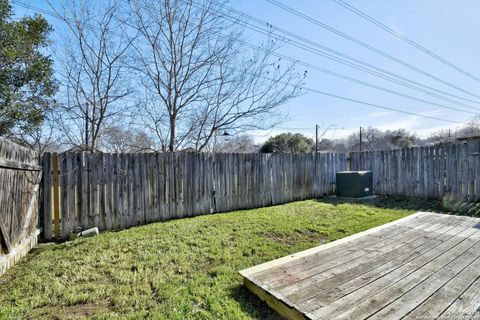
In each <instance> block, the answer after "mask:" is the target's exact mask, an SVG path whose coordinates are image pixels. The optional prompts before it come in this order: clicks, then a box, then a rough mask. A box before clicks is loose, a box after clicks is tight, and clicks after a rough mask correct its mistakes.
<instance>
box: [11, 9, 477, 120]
mask: <svg viewBox="0 0 480 320" xmlns="http://www.w3.org/2000/svg"><path fill="white" fill-rule="evenodd" d="M12 2H14V3H17V4H18V5H20V6H23V7H26V8H28V9H32V8H34V9H35V10H37V11H39V12H42V13H44V14H48V15H50V16H53V17H55V18H57V19H60V18H59V17H58V16H57V15H56V14H54V13H52V12H49V11H47V10H43V9H40V8H37V7H34V6H31V5H25V4H23V3H21V2H19V1H16V0H14V1H12ZM193 5H195V4H193ZM221 6H223V5H221ZM202 8H204V7H203V6H202ZM227 8H228V9H229V10H230V11H233V12H236V13H237V14H239V15H242V16H245V17H246V18H248V19H249V20H252V21H255V22H257V23H262V24H268V23H267V22H264V21H262V20H260V19H257V18H254V17H253V16H249V15H247V14H245V13H243V12H241V11H237V10H235V9H234V8H230V7H227ZM217 12H218V11H217ZM222 14H223V13H222ZM225 16H226V17H229V18H230V19H233V20H231V21H234V22H236V23H238V19H235V18H233V17H231V16H228V15H225ZM239 24H240V25H241V26H244V27H246V28H248V29H250V30H253V31H256V32H259V33H261V34H264V35H267V36H268V35H269V33H268V31H264V30H263V29H260V28H258V27H257V26H254V25H251V24H249V23H245V22H243V23H239ZM276 29H278V30H279V31H281V32H282V33H288V34H290V35H292V36H296V35H295V34H292V33H290V32H288V31H286V30H282V29H280V28H276ZM296 37H297V38H301V39H302V40H304V41H309V40H308V39H305V38H302V37H300V36H296ZM276 39H279V40H286V41H288V42H290V44H291V45H293V46H295V47H298V48H300V49H303V50H306V51H309V52H312V53H315V54H318V55H321V56H324V57H326V58H329V59H331V60H334V61H336V62H339V63H342V64H345V65H348V66H351V67H353V68H356V69H358V70H361V71H364V72H367V73H369V74H372V75H375V76H378V77H380V78H383V79H386V80H389V81H392V82H394V83H397V84H400V85H403V86H406V87H408V88H411V89H414V90H416V91H419V92H422V93H424V94H426V95H429V96H432V97H436V98H438V99H441V100H444V101H448V102H450V103H454V104H456V105H461V106H464V107H467V108H472V109H476V110H479V111H480V108H477V107H474V106H471V105H468V104H464V103H461V102H458V101H454V100H451V99H449V98H445V97H443V96H440V95H438V94H435V93H433V92H430V91H427V90H423V89H420V88H417V87H415V86H412V85H410V84H407V83H403V82H401V81H398V80H396V79H392V78H390V77H387V76H385V75H382V74H379V73H377V72H374V71H371V70H368V69H365V68H363V67H361V66H358V65H355V64H352V63H351V62H349V61H345V60H343V59H339V58H337V57H334V56H331V55H329V54H325V53H322V52H319V51H318V50H316V49H312V48H309V47H307V46H305V45H303V44H301V43H298V42H296V44H293V43H291V42H292V40H291V39H285V38H283V39H280V38H276ZM314 44H316V43H314ZM316 45H318V46H321V45H319V44H316ZM321 47H323V46H321ZM324 48H325V49H327V50H330V51H333V52H335V53H336V54H338V55H343V56H346V57H348V59H350V60H355V61H358V62H360V63H362V64H365V63H363V62H361V61H359V60H357V59H355V58H353V57H350V56H347V55H344V54H341V53H339V52H336V51H335V50H333V49H330V48H328V47H324ZM367 65H368V64H367ZM368 66H369V67H371V68H374V69H378V70H380V71H382V72H385V73H389V74H392V75H394V76H396V77H399V78H402V77H400V76H398V75H395V74H393V73H390V72H388V71H386V70H383V69H379V68H377V67H375V66H373V65H368ZM317 70H318V68H317ZM318 71H322V70H318ZM328 72H330V71H328ZM330 74H331V75H333V74H332V73H331V72H330ZM334 76H335V75H334ZM340 77H342V78H344V79H345V80H348V79H346V78H350V77H348V76H342V75H340ZM404 79H405V78H404ZM406 80H408V81H410V82H413V83H415V82H414V81H412V80H409V79H406ZM349 81H353V82H357V83H358V81H355V80H349ZM360 84H361V83H360ZM418 84H419V83H418ZM365 85H367V86H370V87H378V86H376V85H369V84H365ZM419 85H422V84H419ZM422 86H423V87H427V88H430V89H432V90H434V91H438V92H442V91H440V90H437V89H435V88H431V87H428V86H425V85H422ZM377 89H379V88H377ZM379 90H382V91H385V92H390V93H393V94H397V95H400V96H403V97H411V96H408V95H405V94H401V93H396V92H394V91H393V90H390V89H384V88H382V89H379ZM442 93H444V94H447V95H449V96H453V97H456V98H459V99H463V100H468V99H464V98H462V97H458V96H455V95H451V94H449V93H446V92H442ZM411 99H413V100H417V101H421V102H426V103H429V104H434V105H437V106H440V107H446V108H450V109H452V110H456V111H460V112H468V113H472V114H476V113H475V112H471V111H467V110H464V109H460V108H454V107H448V106H445V105H440V104H438V103H433V102H430V101H426V100H424V99H418V98H414V97H411ZM469 101H473V100H469ZM473 102H474V101H473Z"/></svg>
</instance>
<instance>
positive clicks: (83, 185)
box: [43, 152, 374, 239]
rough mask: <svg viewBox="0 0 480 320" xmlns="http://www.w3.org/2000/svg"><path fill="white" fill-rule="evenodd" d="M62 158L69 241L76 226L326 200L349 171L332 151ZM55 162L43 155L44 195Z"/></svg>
mask: <svg viewBox="0 0 480 320" xmlns="http://www.w3.org/2000/svg"><path fill="white" fill-rule="evenodd" d="M373 155H374V154H373V153H372V156H373ZM54 157H55V156H54ZM58 157H59V168H58V170H57V173H58V174H59V175H60V184H59V187H58V189H59V191H60V194H61V197H60V200H59V202H60V206H59V211H60V213H59V217H60V216H61V224H60V225H59V228H60V229H61V237H62V238H63V239H65V238H68V236H69V234H70V233H71V232H74V231H76V230H77V229H78V228H81V229H86V228H89V227H94V226H97V227H99V229H100V230H114V229H124V228H127V227H131V226H136V225H142V224H145V223H149V222H153V221H161V220H167V219H172V218H181V217H186V216H194V215H199V214H206V213H213V212H225V211H230V210H237V209H246V208H256V207H262V206H266V205H272V204H279V203H285V202H289V201H294V200H300V199H308V198H311V197H319V196H324V195H326V194H330V193H332V192H334V191H335V173H336V171H340V170H346V169H347V161H346V156H345V155H344V154H332V153H322V154H316V155H313V154H304V155H302V154H272V155H270V154H202V153H177V154H172V153H143V154H142V153H138V154H88V153H72V152H67V153H62V154H60V155H58ZM50 158H51V154H49V153H46V154H45V155H44V158H43V162H44V168H45V169H46V170H47V171H46V172H51V174H47V175H46V176H45V179H44V188H45V190H50V189H51V181H52V174H54V173H55V170H53V171H52V170H51V169H50V167H49V166H50V163H51V159H50ZM54 190H55V188H54ZM50 198H51V193H48V192H47V193H44V203H45V205H46V206H50V207H49V208H50V209H46V210H44V212H45V215H48V214H50V217H51V199H50ZM47 203H48V204H47ZM54 207H55V206H54ZM45 220H46V221H47V220H48V219H45ZM48 221H51V218H50V220H48ZM44 230H45V238H46V239H48V237H51V233H52V231H51V223H50V224H48V223H46V224H45V226H44Z"/></svg>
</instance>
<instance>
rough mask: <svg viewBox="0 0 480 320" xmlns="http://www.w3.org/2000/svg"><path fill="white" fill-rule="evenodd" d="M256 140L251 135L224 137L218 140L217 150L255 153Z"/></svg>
mask: <svg viewBox="0 0 480 320" xmlns="http://www.w3.org/2000/svg"><path fill="white" fill-rule="evenodd" d="M255 149H256V148H255V142H254V141H253V138H252V137H251V136H249V135H238V136H233V137H230V136H228V137H224V139H223V141H220V142H218V144H217V146H216V148H215V151H216V152H230V153H232V152H237V153H253V152H255V151H256V150H255Z"/></svg>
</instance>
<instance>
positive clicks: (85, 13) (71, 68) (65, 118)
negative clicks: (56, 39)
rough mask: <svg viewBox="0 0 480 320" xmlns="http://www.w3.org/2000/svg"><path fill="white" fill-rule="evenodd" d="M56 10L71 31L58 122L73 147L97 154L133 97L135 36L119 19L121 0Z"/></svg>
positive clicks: (60, 54) (63, 58)
mask: <svg viewBox="0 0 480 320" xmlns="http://www.w3.org/2000/svg"><path fill="white" fill-rule="evenodd" d="M50 6H51V8H52V9H53V10H55V13H56V14H57V16H58V17H59V18H61V19H62V20H63V21H64V22H65V26H66V30H67V31H66V33H67V34H66V36H65V40H64V43H63V50H61V51H60V50H59V51H57V61H58V62H59V64H60V75H61V78H62V80H63V81H62V84H63V87H64V88H63V89H64V90H63V91H64V92H65V96H64V97H62V98H63V99H62V100H63V103H62V104H61V107H62V112H61V118H60V119H59V122H58V124H59V126H60V129H61V130H62V131H63V132H64V135H65V138H66V139H67V141H68V143H69V144H70V145H72V146H74V147H76V148H78V149H83V150H87V151H90V152H94V151H95V150H97V148H98V140H99V137H100V135H101V133H102V130H103V128H104V127H105V126H106V125H107V124H108V122H109V121H110V122H113V121H114V120H117V121H118V119H119V118H115V117H116V116H118V115H119V114H121V113H122V112H123V111H124V110H125V108H124V102H125V98H126V97H127V96H128V95H129V94H130V93H132V89H131V88H130V84H129V82H130V77H129V73H128V69H127V60H126V58H127V54H126V53H127V51H128V49H129V48H130V46H131V43H132V41H133V39H134V35H132V32H131V30H130V31H129V30H127V29H126V28H124V27H123V24H122V23H121V22H120V20H119V19H117V16H118V15H119V12H120V10H121V3H120V1H115V0H113V1H109V2H106V1H105V2H104V1H89V0H80V1H74V0H70V1H67V3H66V4H65V5H64V6H63V7H62V9H61V10H59V9H57V8H58V7H56V6H54V5H52V4H51V5H50ZM127 33H128V36H127Z"/></svg>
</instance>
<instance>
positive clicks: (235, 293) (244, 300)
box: [230, 285, 283, 320]
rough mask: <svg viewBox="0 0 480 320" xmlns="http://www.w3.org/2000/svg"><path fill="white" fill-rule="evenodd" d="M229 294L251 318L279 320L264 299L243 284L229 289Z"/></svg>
mask: <svg viewBox="0 0 480 320" xmlns="http://www.w3.org/2000/svg"><path fill="white" fill-rule="evenodd" d="M230 296H231V297H232V298H233V299H234V300H235V301H237V302H238V303H239V305H240V308H241V309H242V311H243V312H244V313H245V314H246V315H248V316H249V317H250V318H252V319H266V320H281V319H283V318H282V317H280V316H279V315H278V314H277V313H276V312H275V311H273V310H272V309H271V308H270V307H269V306H268V305H267V304H266V303H265V302H264V301H262V300H261V299H260V298H259V297H257V296H256V295H254V294H253V293H251V292H250V291H249V290H248V289H247V288H246V287H244V286H243V285H238V286H235V287H233V288H232V289H231V292H230Z"/></svg>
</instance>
